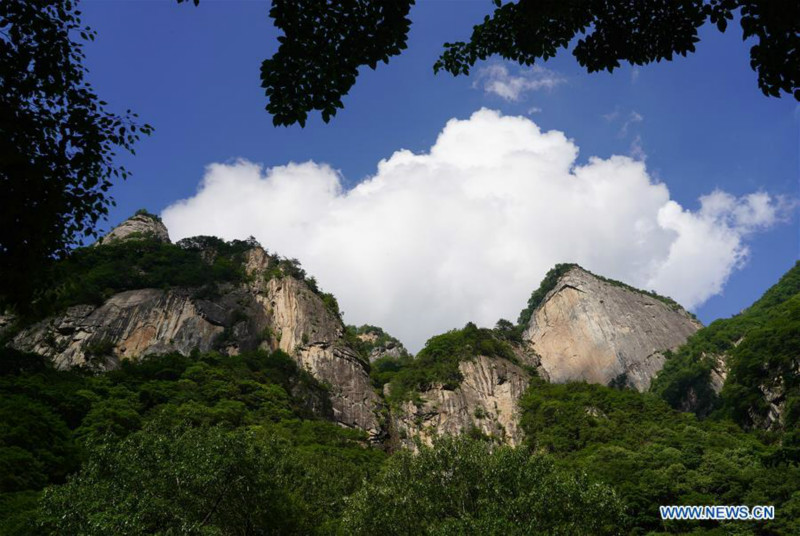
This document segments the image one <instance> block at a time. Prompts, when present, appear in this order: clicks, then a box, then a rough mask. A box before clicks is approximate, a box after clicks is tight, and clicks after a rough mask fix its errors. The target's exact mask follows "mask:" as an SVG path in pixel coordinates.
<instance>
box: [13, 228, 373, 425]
mask: <svg viewBox="0 0 800 536" xmlns="http://www.w3.org/2000/svg"><path fill="white" fill-rule="evenodd" d="M137 218H138V216H135V217H134V218H132V219H131V220H128V222H131V221H132V220H135V219H137ZM148 221H150V220H148ZM123 225H125V224H123ZM120 227H122V226H120ZM117 229H119V227H118V228H117ZM129 229H130V228H129ZM115 231H116V230H115ZM130 232H134V231H130ZM136 232H139V231H136ZM113 233H114V232H112V234H113ZM165 233H166V231H165ZM125 236H130V233H128V234H123V235H122V236H119V235H116V238H115V239H123V238H124V237H125ZM270 262H271V261H270V257H269V256H268V255H267V254H266V252H265V251H264V250H263V249H261V248H260V247H259V248H253V249H252V250H250V251H248V252H247V253H246V254H245V256H244V268H245V272H246V274H247V276H248V277H247V278H246V280H245V281H244V282H243V283H242V284H241V285H233V284H223V285H220V286H219V288H218V296H216V297H213V298H208V299H205V298H204V299H201V298H199V297H197V296H196V293H195V291H194V290H193V289H181V288H174V289H170V290H159V289H139V290H130V291H126V292H120V293H118V294H115V295H114V296H112V297H111V298H110V299H108V300H107V301H106V302H105V303H103V304H102V305H100V306H98V307H95V306H92V305H78V306H75V307H70V308H69V309H67V310H66V311H65V312H64V313H62V314H60V315H57V316H54V317H51V318H47V319H45V320H43V321H41V322H38V323H37V324H35V325H33V326H30V327H29V328H27V329H25V330H23V331H21V332H20V333H18V334H17V335H16V337H14V339H13V340H12V343H11V345H12V346H13V347H15V348H17V349H19V350H23V351H29V352H36V353H39V354H42V355H45V356H48V357H50V358H51V359H52V360H53V362H54V363H55V365H56V366H57V367H59V368H68V367H72V366H78V365H90V366H93V367H95V368H101V369H111V368H114V367H116V366H117V365H118V364H119V362H120V360H122V359H134V358H138V357H140V356H144V355H147V354H153V353H167V352H180V353H182V354H184V355H188V354H189V353H191V352H192V351H193V350H194V349H198V350H200V351H208V350H211V349H216V350H218V351H221V352H224V353H228V354H237V353H239V352H242V351H247V350H253V349H256V348H259V347H261V348H271V349H278V348H280V349H281V350H283V351H285V352H286V353H288V354H289V355H291V356H293V357H294V359H295V361H296V362H297V363H298V365H299V366H300V367H302V368H304V369H306V370H308V371H309V372H310V373H311V374H312V375H313V376H314V377H315V378H316V379H317V380H319V381H320V382H322V383H323V384H324V385H326V386H327V387H328V389H329V395H330V399H331V406H332V414H333V417H334V419H335V420H336V422H338V423H339V424H341V425H343V426H347V427H355V428H361V429H363V430H366V431H367V432H368V433H369V434H370V436H371V437H372V438H373V439H376V440H377V439H379V438H380V437H382V435H383V434H384V433H385V432H384V430H383V429H382V426H381V421H380V419H379V414H380V413H381V412H382V408H383V406H382V403H381V400H380V397H379V396H378V395H377V393H375V391H374V390H373V388H372V385H371V383H370V379H369V374H368V369H367V365H366V364H365V363H363V362H362V361H361V360H360V359H359V358H358V356H357V355H356V353H355V352H354V351H353V350H352V349H350V348H348V347H347V344H346V343H345V340H344V337H343V333H344V326H343V324H342V322H341V320H340V319H339V317H338V316H337V315H336V314H334V313H333V312H332V311H330V310H328V308H327V307H326V306H325V303H324V302H323V301H322V299H321V298H320V297H319V296H318V295H317V294H315V293H314V292H313V291H312V290H311V289H310V288H309V287H308V285H307V284H306V283H305V282H304V281H301V280H298V279H294V278H292V277H288V276H287V277H282V278H271V279H268V277H267V270H268V268H269V266H270Z"/></svg>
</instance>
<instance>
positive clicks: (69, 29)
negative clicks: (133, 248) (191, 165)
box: [0, 0, 151, 306]
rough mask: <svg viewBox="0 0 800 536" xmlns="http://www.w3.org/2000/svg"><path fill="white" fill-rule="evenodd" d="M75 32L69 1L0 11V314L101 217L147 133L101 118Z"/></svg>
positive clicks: (129, 120)
mask: <svg viewBox="0 0 800 536" xmlns="http://www.w3.org/2000/svg"><path fill="white" fill-rule="evenodd" d="M94 38H95V33H94V32H93V31H92V30H91V29H90V28H88V27H86V26H83V25H82V23H81V20H80V12H79V11H78V10H77V3H76V2H75V1H73V0H56V1H51V2H31V1H30V0H4V1H3V2H0V81H1V82H0V84H1V85H2V90H0V191H2V192H3V195H2V196H0V306H2V305H5V306H8V305H14V304H17V303H20V302H23V301H24V300H25V299H26V298H27V297H28V295H29V294H30V292H31V289H32V288H33V287H34V284H35V283H36V277H34V276H36V275H37V274H40V273H41V271H42V268H43V267H44V266H46V265H47V263H48V261H49V260H50V259H51V258H53V257H54V256H60V255H63V254H65V253H66V252H67V251H69V250H70V249H71V248H72V247H73V246H75V245H76V244H78V243H79V242H80V241H81V240H82V239H83V238H84V237H87V236H93V235H95V230H94V226H95V224H96V223H97V222H98V220H99V219H100V218H102V217H104V216H105V215H106V214H107V213H108V207H109V206H110V205H112V204H113V200H112V199H111V197H110V196H109V194H108V190H109V188H110V187H111V184H112V180H113V179H114V178H118V177H119V178H123V179H124V178H126V177H127V176H128V172H127V171H126V170H125V168H123V167H122V166H119V165H117V164H115V151H116V150H118V149H122V150H125V151H129V152H133V145H134V143H135V142H136V141H137V140H138V138H139V135H140V134H149V133H150V131H151V127H150V126H149V125H138V124H137V123H136V114H133V113H130V111H129V112H128V113H127V114H125V115H117V114H114V113H111V112H109V111H108V110H107V108H106V103H105V102H103V101H102V100H100V98H99V97H98V96H97V94H96V93H95V92H94V90H93V88H92V86H91V84H89V83H88V82H87V81H86V68H85V67H84V64H83V60H84V53H83V49H82V42H85V41H87V40H94Z"/></svg>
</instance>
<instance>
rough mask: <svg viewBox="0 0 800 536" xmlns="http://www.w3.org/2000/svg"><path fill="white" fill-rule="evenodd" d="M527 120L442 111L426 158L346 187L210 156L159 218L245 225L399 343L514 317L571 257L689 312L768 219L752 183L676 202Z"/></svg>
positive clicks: (354, 316) (306, 168) (623, 163)
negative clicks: (740, 190)
mask: <svg viewBox="0 0 800 536" xmlns="http://www.w3.org/2000/svg"><path fill="white" fill-rule="evenodd" d="M577 154H578V147H577V146H576V145H575V143H574V142H573V141H572V140H570V139H568V138H567V137H566V136H565V135H564V133H562V132H559V131H555V130H551V131H548V132H542V131H541V130H540V129H539V127H538V126H537V125H536V124H535V123H534V122H533V121H531V120H530V119H528V118H525V117H508V116H502V115H501V114H500V113H498V112H495V111H492V110H486V109H483V110H480V111H478V112H475V113H474V114H473V115H472V116H471V117H470V118H469V119H466V120H456V119H453V120H450V121H449V122H448V123H447V125H446V126H445V127H444V129H443V130H442V132H441V133H440V135H439V137H438V139H437V140H436V143H435V144H434V145H433V147H431V149H430V152H428V153H423V154H414V153H411V152H410V151H407V150H399V151H397V152H395V153H394V154H392V155H391V156H390V157H389V158H387V159H385V160H381V161H380V162H379V163H378V168H377V171H376V173H375V175H374V176H372V177H371V178H369V179H368V180H366V181H364V182H362V183H360V184H358V185H357V186H356V187H355V188H353V189H352V190H349V191H344V190H343V188H342V177H341V176H340V174H339V173H338V172H337V171H336V170H334V169H332V168H331V167H330V166H328V165H325V164H318V163H315V162H305V163H301V164H296V163H290V164H288V165H286V166H279V167H273V168H268V169H263V168H262V167H260V166H258V165H256V164H253V163H250V162H246V161H238V162H234V163H228V164H212V165H210V166H208V168H207V170H206V174H205V176H204V177H203V180H202V182H201V183H200V186H199V188H198V192H197V193H196V195H194V196H193V197H191V198H189V199H186V200H183V201H179V202H177V203H175V204H173V205H172V206H170V207H168V208H167V209H166V210H165V211H164V212H163V214H162V216H163V219H164V221H165V223H166V224H167V226H168V227H169V230H170V235H171V236H172V237H174V238H176V239H179V238H182V237H186V236H191V235H197V234H212V235H217V236H221V237H223V238H226V239H233V238H244V237H247V236H249V235H254V236H255V237H256V238H257V239H258V240H259V241H260V242H261V243H262V244H264V246H265V247H267V248H268V249H269V250H271V251H274V252H277V253H279V254H281V255H285V256H288V257H297V258H298V259H300V260H301V261H302V263H303V265H304V267H305V268H306V269H307V271H308V272H309V273H310V274H313V275H314V276H316V277H317V280H318V281H319V283H320V285H321V287H322V288H324V289H326V290H328V291H331V292H333V293H334V294H335V295H336V296H337V297H338V299H339V302H340V304H341V306H342V309H343V310H344V311H345V319H346V321H347V322H348V323H356V324H361V323H371V324H377V325H381V326H383V327H384V328H386V329H387V330H388V331H389V332H390V333H392V334H394V335H395V336H397V337H399V338H400V339H401V340H403V341H404V342H405V343H406V344H407V345H408V346H409V347H410V348H411V349H412V350H418V349H419V348H420V347H421V345H422V344H423V343H424V341H425V340H426V339H427V338H428V337H430V336H432V335H434V334H437V333H441V332H443V331H446V330H448V329H452V328H455V327H460V326H463V325H464V324H465V323H466V322H467V321H470V320H472V321H475V322H477V323H479V324H481V325H486V326H490V325H493V324H494V322H495V321H496V320H497V319H498V318H500V317H505V318H509V319H511V320H515V319H516V316H517V314H518V313H519V311H520V310H521V309H522V308H523V307H524V305H525V303H526V301H527V298H528V296H529V295H530V293H531V291H532V290H533V289H535V288H536V287H537V286H538V285H539V282H540V281H541V279H542V277H543V276H544V274H545V272H546V271H547V270H548V269H549V268H551V267H552V266H553V265H554V264H556V263H559V262H577V263H579V264H581V265H582V266H584V267H586V268H588V269H590V270H592V271H595V272H597V273H599V274H602V275H606V276H608V277H613V278H616V279H621V280H623V281H625V282H627V283H630V284H632V285H635V286H637V287H641V288H646V289H654V290H656V291H658V292H660V293H663V294H667V295H671V296H672V297H674V298H676V299H677V300H678V301H680V302H681V303H683V304H684V305H686V306H689V307H694V306H697V305H699V304H701V303H703V302H704V301H705V300H707V299H708V298H710V297H711V296H713V295H714V294H717V293H719V292H720V291H721V290H722V288H723V285H724V284H725V281H726V280H727V278H728V276H729V275H730V274H731V272H732V271H734V270H736V269H737V268H738V267H740V266H741V265H742V263H743V262H744V260H745V259H746V258H747V254H748V249H747V245H746V239H747V237H748V236H749V234H750V233H751V232H753V231H755V230H757V229H763V228H765V227H767V226H769V225H772V224H774V223H775V222H776V221H778V220H779V219H780V218H779V216H780V203H779V202H778V201H777V200H775V199H773V198H772V197H770V195H769V194H767V193H764V192H758V193H754V194H750V195H747V196H744V197H741V198H737V197H734V196H732V195H730V194H727V193H725V192H722V191H714V192H712V193H710V194H708V195H706V196H704V197H702V198H701V199H700V208H699V209H698V210H696V211H691V210H688V209H686V208H684V207H682V206H680V205H679V204H678V203H677V202H675V201H674V200H672V199H670V193H669V190H668V189H667V186H666V185H664V184H662V183H659V182H657V181H655V180H654V179H653V178H652V176H651V175H650V174H648V171H647V169H646V167H645V164H644V162H642V161H637V160H634V159H631V158H629V157H626V156H611V157H610V158H607V159H601V158H597V157H592V158H590V159H589V161H588V163H587V164H585V165H582V166H576V164H575V161H576V157H577Z"/></svg>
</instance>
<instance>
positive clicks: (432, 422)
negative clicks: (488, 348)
mask: <svg viewBox="0 0 800 536" xmlns="http://www.w3.org/2000/svg"><path fill="white" fill-rule="evenodd" d="M459 371H460V372H461V374H462V376H463V380H462V381H461V384H460V385H459V386H458V387H456V388H455V389H447V388H445V387H444V386H442V385H436V386H434V387H432V388H431V389H428V390H426V391H424V392H422V393H419V397H418V398H417V399H416V400H409V401H406V402H404V403H402V404H401V405H400V407H399V408H396V409H393V410H392V423H393V433H394V434H396V438H397V441H398V443H399V444H400V445H402V446H403V447H407V448H412V449H414V448H416V442H417V441H420V442H421V443H422V444H425V445H430V444H431V443H432V441H433V439H434V438H435V437H437V436H442V435H459V434H464V433H469V434H479V435H483V436H488V437H491V438H493V439H495V440H497V441H500V442H502V443H505V444H508V445H519V444H520V443H521V442H522V430H521V429H520V427H519V406H518V401H519V399H520V397H521V396H522V395H523V393H524V392H525V390H526V389H527V388H528V383H529V380H530V375H529V373H528V372H526V371H525V370H524V369H522V368H521V367H519V366H518V365H516V364H514V363H511V362H509V361H507V360H505V359H502V358H493V357H486V356H482V355H481V356H477V357H476V358H474V359H472V360H469V361H463V362H461V363H460V364H459Z"/></svg>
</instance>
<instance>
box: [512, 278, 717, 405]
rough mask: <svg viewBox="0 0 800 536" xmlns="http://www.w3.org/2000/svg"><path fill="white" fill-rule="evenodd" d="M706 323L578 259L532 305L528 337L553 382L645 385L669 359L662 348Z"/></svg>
mask: <svg viewBox="0 0 800 536" xmlns="http://www.w3.org/2000/svg"><path fill="white" fill-rule="evenodd" d="M700 327H702V326H701V324H700V323H699V322H698V321H696V320H695V319H694V318H693V317H692V316H691V315H689V313H687V312H686V311H685V310H684V309H683V308H681V307H679V306H677V304H675V303H674V302H669V301H667V300H664V299H659V297H656V296H654V295H651V294H648V293H643V292H639V291H636V290H634V289H631V288H630V287H627V286H626V285H622V284H619V283H616V282H613V281H609V280H605V279H602V278H600V277H597V276H595V275H593V274H591V273H589V272H587V271H586V270H584V269H582V268H580V267H579V266H572V267H571V268H569V269H568V270H566V271H565V273H563V274H562V275H561V276H560V277H559V278H558V279H557V280H556V281H555V284H554V285H553V286H552V289H550V290H549V291H548V292H547V293H546V295H545V296H544V298H543V299H542V300H541V302H540V303H539V304H538V305H537V306H536V308H535V309H534V310H533V312H532V315H531V318H530V321H529V323H528V324H527V326H526V329H525V332H524V334H523V338H524V339H525V340H526V341H527V342H528V344H530V346H531V349H532V350H533V351H534V352H535V353H536V354H538V355H539V356H540V359H541V365H540V366H541V368H542V369H544V371H545V372H546V373H547V376H548V377H549V379H550V381H552V382H556V383H563V382H569V381H587V382H590V383H600V384H604V385H609V384H611V383H612V382H613V383H615V384H619V385H626V386H630V387H633V388H635V389H637V390H639V391H644V390H647V388H648V387H649V385H650V380H651V378H652V377H653V376H654V375H655V374H656V373H657V372H658V371H659V370H660V369H661V367H662V366H663V364H664V355H663V352H664V351H665V350H673V349H675V348H677V347H679V346H680V345H681V344H683V343H684V342H686V339H687V338H688V337H689V336H690V335H692V334H693V333H694V332H695V331H697V330H698V329H699V328H700Z"/></svg>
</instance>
